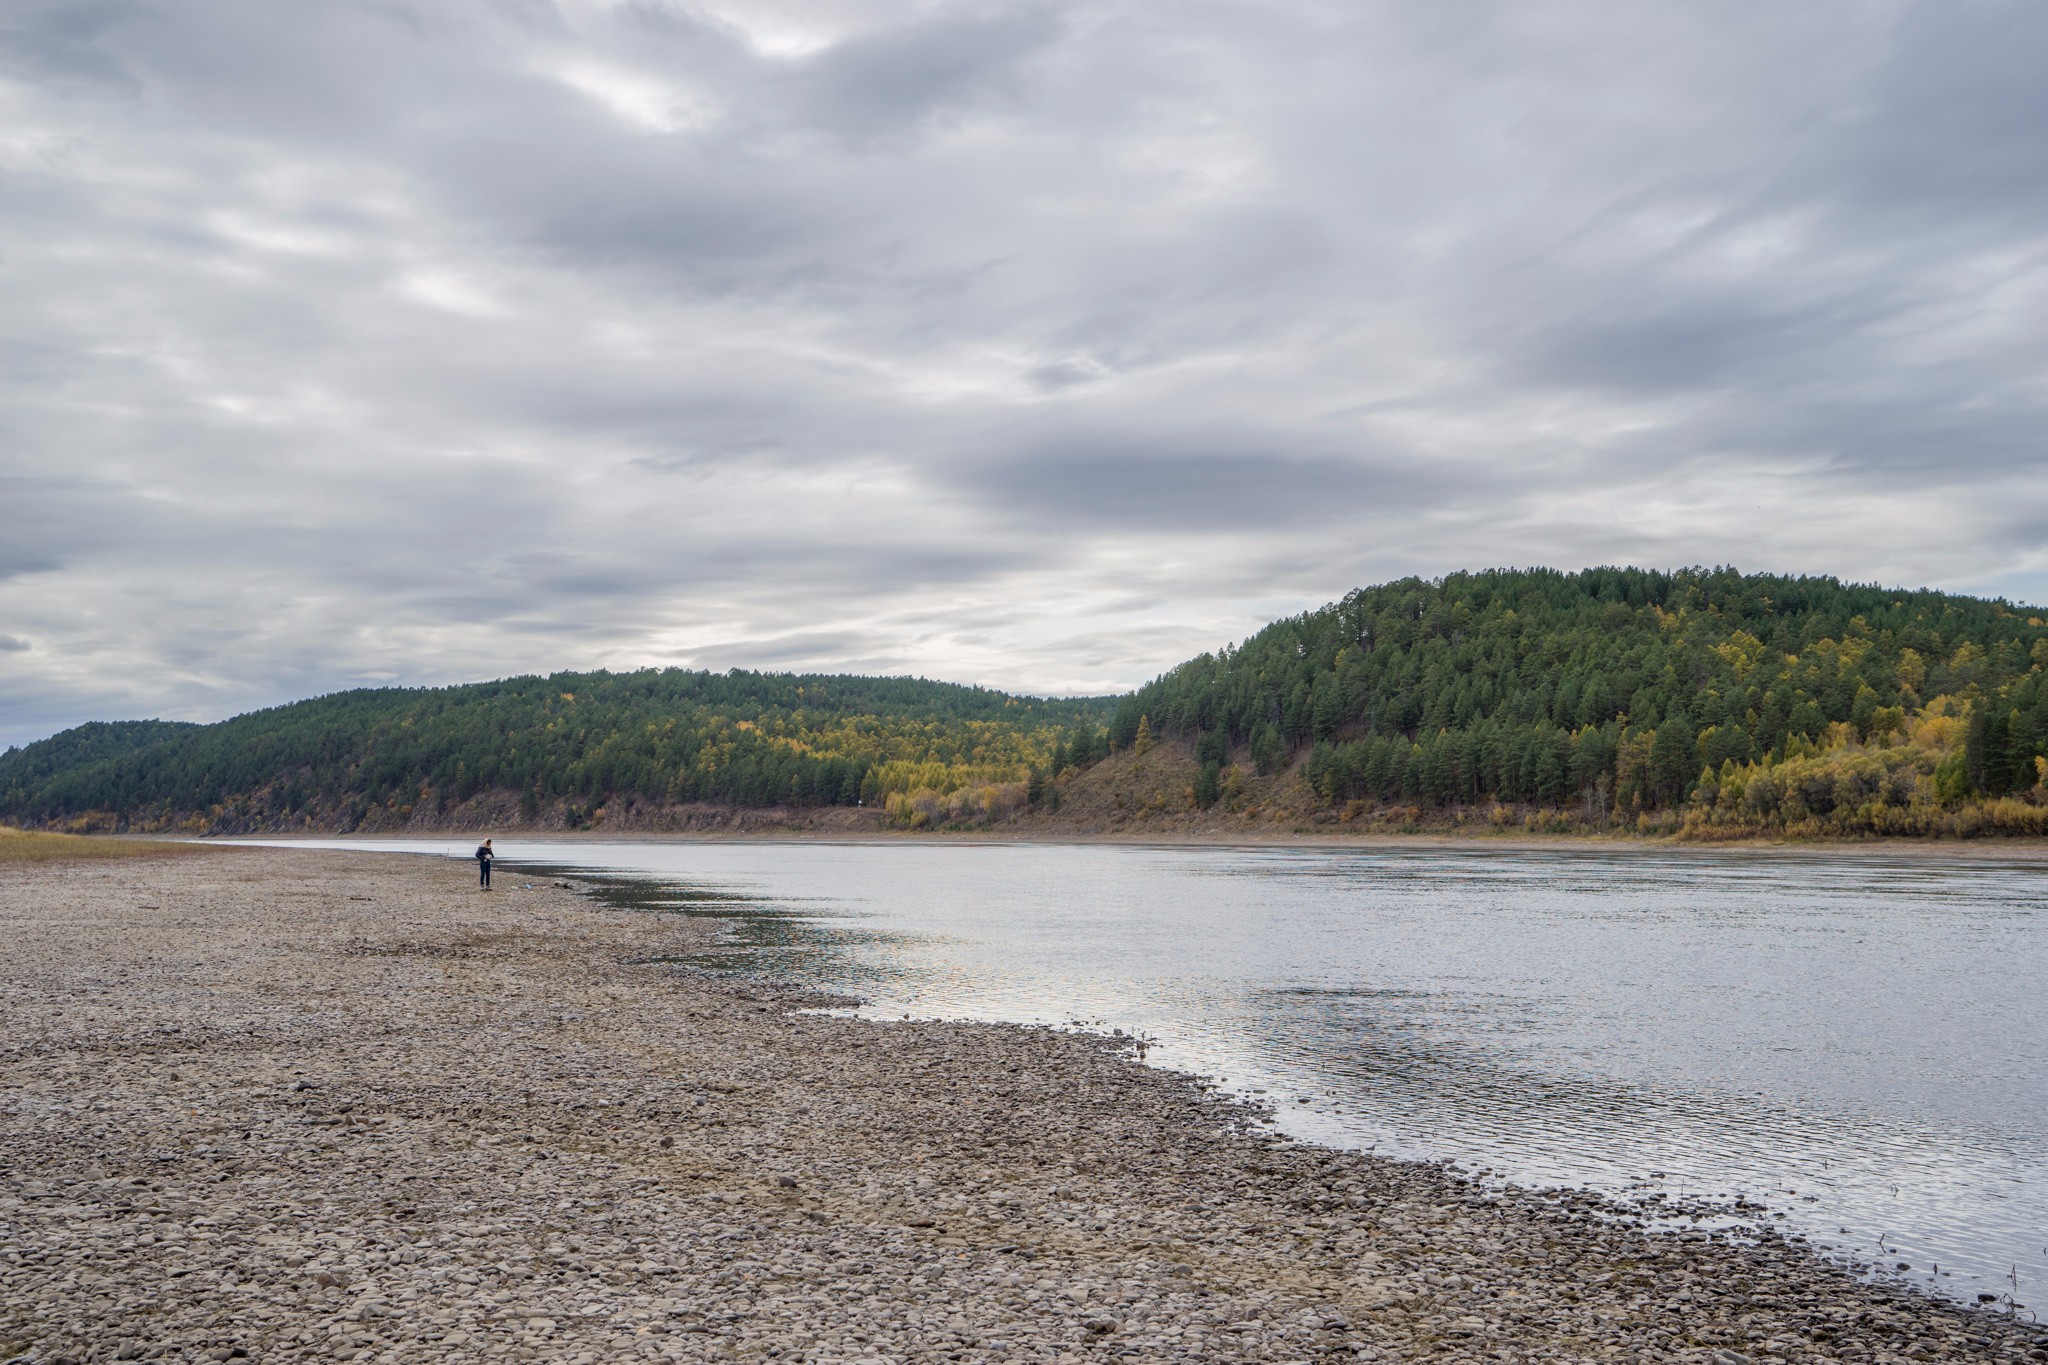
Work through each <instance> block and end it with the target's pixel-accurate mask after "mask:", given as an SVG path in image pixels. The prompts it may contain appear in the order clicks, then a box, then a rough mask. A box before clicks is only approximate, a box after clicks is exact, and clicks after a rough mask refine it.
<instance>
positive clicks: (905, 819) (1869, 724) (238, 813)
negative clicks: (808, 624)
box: [0, 569, 2048, 837]
mask: <svg viewBox="0 0 2048 1365" xmlns="http://www.w3.org/2000/svg"><path fill="white" fill-rule="evenodd" d="M1105 722H1107V726H1106V728H1105V724H1104V723H1105ZM2044 747H2048V622H2044V620H2043V613H2041V612H2040V611H2038V610H2036V609H2032V608H2022V607H2015V606H2013V605H2011V604H2009V603H2005V602H1997V601H1983V600H1979V599H1975V598H1968V597H1958V596H1953V595H1950V594H1945V593H1936V592H1925V591H1914V592H1906V591H1896V590H1892V589H1887V588H1878V587H1867V586H1854V585H1845V584H1843V583H1840V582H1837V581H1836V580H1834V579H1831V578H1778V577H1767V576H1754V575H1752V576H1747V577H1745V576H1743V575H1740V574H1737V573H1736V572H1734V571H1733V570H1704V569H1693V570H1681V571H1678V572H1673V573H1662V572H1654V571H1648V570H1638V569H1593V570H1588V571H1586V572H1583V573H1559V572H1554V571H1550V570H1541V569H1537V570H1521V571H1495V572H1487V573H1472V574H1453V575H1451V576H1450V577H1448V578H1445V579H1442V580H1440V581H1435V582H1428V581H1423V580H1421V579H1405V580H1402V581H1400V582H1397V583H1387V584H1383V585H1381V586H1378V587H1372V588H1363V589H1360V590H1358V591H1356V592H1353V593H1351V594H1350V595H1349V596H1347V597H1345V598H1344V599H1343V600H1342V601H1339V602H1336V603H1334V604H1332V605H1330V606H1327V607H1324V608H1322V609H1321V610H1319V611H1312V612H1308V613H1305V614H1303V615H1301V616H1297V617H1292V618H1290V619H1288V620H1285V621H1280V622H1277V623H1275V624H1274V625H1272V626H1269V627H1267V628H1266V629H1265V630H1262V631H1260V632H1259V633H1258V634H1256V635H1254V636H1252V637H1251V638H1250V639H1248V640H1246V641H1244V642H1243V644H1241V645H1239V646H1237V647H1235V648H1231V649H1225V650H1223V651H1221V652H1220V653H1216V654H1205V655H1202V656H1201V657H1199V658H1196V659H1193V660H1190V661H1189V662H1187V663H1185V664H1182V665H1180V666H1179V667H1177V668H1175V669H1173V670H1171V671H1170V672H1168V673H1166V674H1165V675H1163V676H1162V677H1160V678H1158V679H1156V680H1155V681H1153V682H1151V683H1149V684H1147V685H1146V686H1144V687H1142V688H1140V689H1138V690H1137V691H1136V692H1135V693H1133V694H1130V695H1129V696H1126V697H1122V698H1098V699H1083V700H1067V701H1057V700H1042V699H1034V698H1028V697H1014V696H1007V695H1004V694H1003V693H1000V692H992V691H987V690H984V689H980V688H971V687H958V686H953V685H950V684H945V683H933V682H925V681H922V680H916V679H904V678H862V677H825V676H794V675H786V674H759V673H741V672H734V673H727V674H711V673H693V672H684V671H679V670H666V671H654V670H647V671H643V672H637V673H624V674H611V673H584V674H569V673H562V674H556V675H554V676H552V677H548V678H537V677H529V678H512V679H508V680H505V681H502V682H492V683H478V684H473V685H470V686H463V687H449V688H440V689H396V688H393V689H379V690H370V691H358V692H346V693H340V694H337V695H334V696H329V697H321V698H318V699H315V700H312V701H306V702H300V703H297V704H294V705H291V706H282V707H278V708H276V709H274V710H269V711H260V712H256V713H253V714H250V715H246V716H239V717H236V718H235V719H233V720H228V721H223V722H221V723H219V724H217V725H203V726H202V725H179V724H170V723H164V722H156V721H135V722H124V723H118V724H102V725H87V726H81V727H79V728H78V729H75V730H70V731H67V732H65V733H64V734H61V735H58V736H55V737H54V738H51V739H49V740H45V741H43V742H41V743H38V744H32V745H29V746H28V747H27V748H25V749H19V750H10V751H8V752H7V753H6V754H5V755H0V823H8V822H11V823H19V824H28V825H42V826H56V827H68V828H79V829H97V828H117V829H118V828H128V829H142V830H152V829H185V830H198V831H206V832H232V831H244V832H246V831H289V830H307V829H317V830H379V831H388V830H398V829H416V830H427V829H444V828H507V827H513V826H527V827H543V828H563V827H569V828H588V827H591V826H594V825H603V826H605V827H608V828H616V829H626V830H630V829H647V828H687V827H692V826H701V825H705V824H718V823H727V824H729V822H730V821H732V820H733V819H736V818H747V819H752V818H755V816H754V815H751V814H747V813H748V812H760V811H763V810H764V809H770V808H772V810H773V811H775V812H789V811H791V810H792V809H794V810H796V811H798V812H805V811H808V812H811V814H804V815H801V819H802V820H804V821H808V822H812V823H816V822H817V821H820V820H823V821H826V822H827V823H829V822H830V821H831V820H839V821H840V822H841V824H842V825H845V827H848V828H852V827H854V825H853V824H849V823H847V822H849V821H851V822H854V824H858V825H859V826H860V827H863V828H873V827H874V826H875V824H877V823H883V824H891V825H895V826H898V827H907V828H927V827H940V828H944V827H953V828H971V827H983V826H986V825H989V824H993V823H1006V822H1012V821H1020V820H1021V821H1025V822H1026V823H1035V824H1037V825H1040V826H1045V827H1050V828H1073V829H1076V830H1082V829H1086V830H1110V829H1123V828H1125V827H1127V826H1132V825H1135V826H1138V827H1141V828H1142V827H1143V826H1145V825H1147V824H1159V823H1161V822H1168V823H1171V822H1180V823H1182V824H1186V825H1188V826H1189V827H1190V828H1203V827H1218V828H1220V829H1223V830H1225V831H1227V830H1229V829H1230V828H1233V827H1235V826H1234V824H1233V822H1235V823H1236V824H1237V825H1241V824H1242V822H1243V821H1246V820H1259V821H1272V820H1275V819H1279V820H1285V821H1288V822H1290V823H1292V824H1294V825H1295V826H1297V827H1299V826H1302V825H1327V824H1332V823H1339V824H1355V823H1357V822H1363V827H1394V828H1410V827H1422V828H1432V827H1438V828H1440V827H1448V826H1458V827H1464V826H1469V825H1471V824H1473V823H1474V822H1477V823H1478V824H1479V825H1481V826H1495V827H1501V826H1508V825H1512V826H1513V827H1516V828H1521V829H1554V830H1567V829H1592V830H1612V829H1616V828H1623V829H1630V830H1635V831H1640V832H1649V833H1671V832H1679V831H1683V832H1685V833H1687V834H1690V835H1695V836H1702V837H1716V836H1733V835H1742V834H1785V833H1790V834H1823V835H1835V834H1845V835H1866V834H1975V833H2028V834H2048V788H2044V786H2043V780H2042V779H2043V774H2044V772H2048V756H2044ZM1112 755H1113V760H1112V761H1107V762H1105V761H1103V760H1104V759H1105V758H1107V757H1110V756H1112ZM848 807H861V808H864V809H862V810H861V811H859V813H858V819H857V820H856V818H855V816H854V815H851V814H847V815H838V814H833V813H832V812H833V811H835V810H836V809H839V808H848ZM735 812H739V813H741V814H740V815H738V816H736V815H735V814H734V813H735ZM760 818H763V819H766V818H770V817H769V816H767V815H762V816H760ZM775 818H781V816H779V815H778V816H776V817H775Z"/></svg>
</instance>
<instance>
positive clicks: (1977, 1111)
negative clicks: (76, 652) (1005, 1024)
mask: <svg viewBox="0 0 2048 1365" xmlns="http://www.w3.org/2000/svg"><path fill="white" fill-rule="evenodd" d="M350 846H351V847H356V848H362V847H366V845H364V844H362V843H353V844H351V845H350ZM385 846H388V847H406V848H413V849H418V850H420V851H433V852H440V853H449V852H453V853H455V854H457V855H458V856H467V854H468V853H469V846H468V845H467V844H464V845H460V846H457V845H453V844H448V843H435V844H431V845H429V844H421V843H407V844H403V845H398V844H393V845H385ZM504 851H505V854H506V855H507V856H506V857H504V858H501V860H500V871H499V874H498V882H499V885H500V887H501V888H513V887H516V886H517V884H518V881H519V879H520V878H519V865H520V863H521V862H522V861H526V862H531V863H533V864H535V865H553V866H562V867H573V868H578V869H584V870H588V871H593V872H600V871H601V872H609V873H612V874H615V875H618V876H620V877H623V878H626V879H628V880H630V881H633V882H637V883H640V884H641V889H642V890H643V891H644V893H645V894H647V895H649V896H651V897H653V898H654V899H655V900H657V901H659V902H662V903H665V904H668V905H670V906H672V907H673V908H675V909H677V910H679V911H681V912H684V913H692V914H704V915H713V916H716V917H718V918H719V919H720V920H721V921H723V923H724V924H725V926H726V928H727V936H726V937H727V941H728V945H729V946H728V948H727V950H726V951H724V952H721V953H719V954H714V955H712V958H711V960H709V961H708V962H707V963H706V964H705V965H710V966H713V967H716V968H719V969H724V970H743V971H764V970H765V971H768V972H770V973H772V974H774V975H776V976H778V977H782V978H786V979H794V980H799V981H802V982H805V983H807V984H810V985H815V986H818V987H821V988H826V989H831V990H840V991H846V992H850V993H852V994H855V995H858V996H860V997H862V998H863V999H865V1000H867V1001H868V1002H870V1003H869V1005H868V1007H867V1008H866V1009H865V1010H864V1012H865V1013H869V1014H872V1015H876V1016H879V1017H897V1016H901V1015H904V1014H912V1015H918V1016H939V1017H947V1018H968V1019H992V1020H1014V1021H1023V1022H1034V1021H1036V1022H1047V1023H1071V1022H1075V1021H1080V1022H1085V1023H1088V1024H1091V1025H1099V1026H1102V1027H1113V1028H1123V1029H1126V1030H1130V1031H1134V1032H1141V1033H1143V1034H1145V1035H1147V1036H1149V1037H1151V1038H1154V1039H1156V1040H1157V1045H1156V1047H1155V1048H1154V1050H1153V1052H1152V1060H1154V1061H1155V1062H1158V1063H1162V1064H1165V1065H1168V1066H1174V1067H1178V1068H1181V1069H1184V1070H1188V1071H1193V1072H1197V1073H1203V1074H1207V1075H1211V1076H1214V1077H1218V1078H1225V1079H1227V1081H1228V1083H1229V1086H1230V1088H1232V1089H1238V1090H1243V1091H1246V1092H1262V1093H1261V1094H1260V1097H1261V1098H1263V1099H1265V1100H1267V1101H1269V1102H1272V1103H1273V1104H1274V1105H1275V1107H1276V1110H1277V1115H1276V1121H1277V1122H1278V1124H1279V1125H1280V1126H1281V1127H1282V1128H1284V1129H1285V1130H1287V1131H1289V1132H1291V1133H1293V1134H1295V1135H1296V1136H1300V1137H1305V1138H1311V1139H1314V1140H1317V1141H1322V1142H1328V1143H1334V1144H1338V1145H1343V1146H1352V1147H1376V1148H1377V1149H1378V1150H1379V1151H1381V1152H1383V1153H1391V1154H1396V1155H1402V1156H1414V1157H1425V1158H1447V1159H1452V1160H1455V1161H1457V1162H1460V1163H1462V1164H1463V1165H1464V1166H1465V1167H1467V1168H1469V1169H1472V1170H1476V1171H1485V1172H1490V1173H1491V1177H1492V1178H1493V1179H1497V1180H1509V1181H1513V1182H1515V1183H1518V1184H1523V1185H1545V1186H1547V1185H1558V1184H1569V1185H1577V1186H1586V1187H1591V1188H1594V1189H1598V1190H1601V1191H1604V1192H1608V1193H1612V1194H1627V1195H1631V1196H1640V1195H1642V1194H1643V1193H1645V1192H1646V1191H1648V1190H1662V1191H1669V1192H1671V1193H1673V1194H1679V1193H1684V1194H1691V1195H1702V1194H1704V1195H1715V1196H1729V1197H1732V1196H1735V1195H1743V1196H1747V1197H1748V1198H1750V1199H1752V1200H1757V1201H1760V1202H1762V1203H1764V1204H1765V1205H1766V1206H1768V1208H1769V1209H1771V1210H1772V1211H1773V1212H1772V1217H1773V1220H1774V1221H1775V1222H1776V1223H1777V1226H1779V1227H1781V1228H1783V1229H1785V1230H1787V1231H1789V1232H1798V1233H1802V1234H1805V1235H1807V1236H1809V1237H1812V1238H1813V1239H1815V1240H1816V1241H1821V1242H1825V1243H1827V1244H1829V1245H1830V1246H1834V1247H1837V1248H1840V1249H1841V1250H1842V1251H1844V1252H1845V1253H1849V1254H1852V1255H1855V1256H1858V1257H1860V1258H1862V1259H1865V1260H1869V1261H1874V1262H1879V1263H1881V1264H1882V1265H1883V1266H1885V1267H1886V1268H1888V1269H1894V1270H1895V1269H1896V1267H1898V1266H1899V1265H1900V1264H1901V1263H1903V1264H1905V1265H1907V1266H1910V1267H1911V1270H1910V1271H1909V1272H1907V1273H1908V1274H1909V1275H1910V1276H1911V1277H1913V1278H1916V1279H1919V1280H1920V1281H1921V1282H1922V1283H1925V1284H1928V1285H1929V1286H1930V1287H1933V1288H1936V1289H1939V1290H1940V1291H1941V1292H1943V1293H1948V1294H1952V1295H1956V1296H1959V1297H1974V1296H1975V1295H1976V1294H1977V1293H1979V1292H1997V1293H2000V1294H2011V1295H2012V1296H2013V1297H2014V1298H2016V1299H2017V1300H2019V1301H2020V1302H2022V1303H2026V1304H2029V1305H2031V1306H2032V1307H2033V1308H2034V1309H2035V1310H2039V1309H2041V1308H2044V1307H2048V1303H2043V1302H2040V1301H2039V1299H2038V1297H2037V1296H2040V1295H2042V1294H2043V1293H2044V1292H2048V1283H2044V1282H2048V866H2044V865H2042V864H2026V863H2022V862H2017V861H2015V862H1998V861H1991V860H1983V859H1975V858H1972V859H1968V860H1964V859H1956V860H1952V861H1943V860H1940V859H1938V858H1935V857H1925V856H1913V857H1879V856H1869V855H1845V854H1836V855H1829V854H1803V853H1781V852H1768V853H1762V852H1760V853H1726V852H1697V853H1685V852H1669V851H1661V850H1660V851H1640V850H1621V851H1615V850H1579V849H1560V850H1558V851H1554V852H1553V851H1547V850H1546V851H1537V852H1531V851H1527V850H1514V851H1504V850H1488V849H1444V848H1428V849H1417V850H1412V851H1410V850H1398V849H1397V850H1371V851H1351V850H1327V849H1270V848H1266V849H1251V848H1247V849H1235V848H1196V849H1189V848H1146V847H1133V846H1104V845H1074V846H1068V845H1003V844H990V845H961V844H908V843H886V844H843V843H833V844H792V843H715V844H712V843H667V844H628V843H620V844H595V843H558V844H546V843H539V842H533V843H527V842H515V841H505V849H504ZM1304 1100H1305V1101H1307V1102H1306V1103H1302V1102H1301V1101H1304ZM1778 1215H1782V1217H1778ZM1880 1237H1882V1239H1883V1240H1882V1242H1881V1243H1880V1241H1879V1238H1880Z"/></svg>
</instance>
